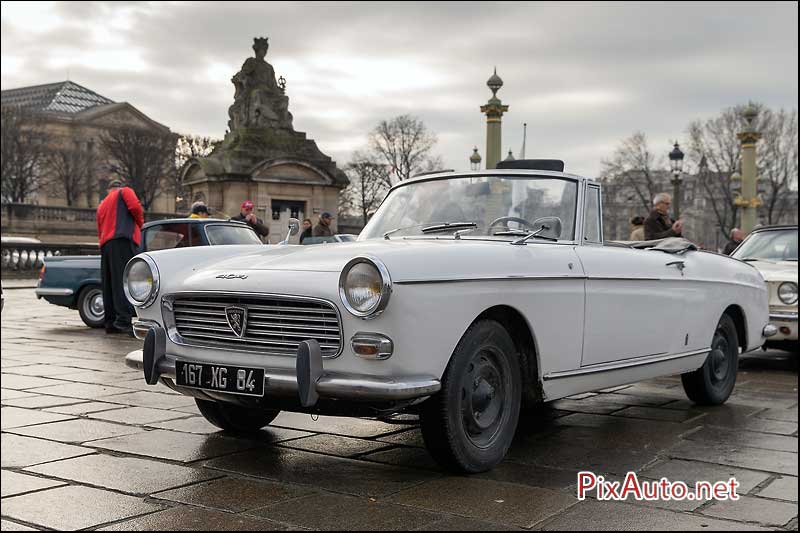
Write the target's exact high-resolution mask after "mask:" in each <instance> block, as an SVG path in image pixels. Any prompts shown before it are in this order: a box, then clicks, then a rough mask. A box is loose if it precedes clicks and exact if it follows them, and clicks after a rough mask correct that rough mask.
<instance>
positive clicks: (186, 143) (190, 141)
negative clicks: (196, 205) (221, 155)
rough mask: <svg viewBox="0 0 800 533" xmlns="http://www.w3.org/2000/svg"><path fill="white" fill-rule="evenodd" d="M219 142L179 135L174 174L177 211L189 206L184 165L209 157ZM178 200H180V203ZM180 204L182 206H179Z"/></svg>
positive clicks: (173, 182) (176, 145)
mask: <svg viewBox="0 0 800 533" xmlns="http://www.w3.org/2000/svg"><path fill="white" fill-rule="evenodd" d="M219 142H220V141H219V140H215V139H212V138H211V137H201V136H199V135H188V134H178V139H177V141H176V143H175V171H174V172H173V173H172V190H173V192H174V193H175V199H176V206H175V209H176V210H177V211H180V210H181V209H185V208H186V205H187V204H188V202H186V199H185V198H184V196H185V190H184V187H183V179H182V176H181V171H182V169H183V165H184V164H186V162H187V161H189V160H190V159H193V158H196V157H205V156H207V155H208V154H210V153H211V152H212V151H213V150H214V148H215V147H216V145H217V144H218V143H219ZM178 199H180V201H178ZM178 204H182V205H180V206H179V205H178Z"/></svg>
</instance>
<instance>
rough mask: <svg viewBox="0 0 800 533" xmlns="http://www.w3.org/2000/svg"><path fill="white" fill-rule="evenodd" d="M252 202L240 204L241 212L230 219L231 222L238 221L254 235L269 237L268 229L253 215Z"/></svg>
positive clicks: (247, 201) (246, 201)
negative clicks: (251, 230)
mask: <svg viewBox="0 0 800 533" xmlns="http://www.w3.org/2000/svg"><path fill="white" fill-rule="evenodd" d="M254 207H255V206H254V205H253V202H252V201H251V200H245V201H244V202H242V210H241V212H240V213H239V214H238V215H236V216H235V217H231V220H238V221H239V222H244V223H246V224H247V225H248V226H250V227H251V228H253V230H255V232H256V233H258V234H259V235H260V236H261V237H262V238H263V237H266V236H267V235H269V228H268V227H267V226H266V225H265V224H264V221H263V220H261V219H260V218H258V217H257V216H256V214H255V213H253V208H254Z"/></svg>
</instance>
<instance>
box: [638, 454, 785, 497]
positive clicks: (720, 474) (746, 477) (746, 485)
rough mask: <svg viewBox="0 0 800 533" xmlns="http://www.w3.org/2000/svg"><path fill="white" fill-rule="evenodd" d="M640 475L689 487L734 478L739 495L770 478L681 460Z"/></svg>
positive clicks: (660, 464)
mask: <svg viewBox="0 0 800 533" xmlns="http://www.w3.org/2000/svg"><path fill="white" fill-rule="evenodd" d="M641 475H642V476H645V477H648V478H650V479H656V480H657V479H661V478H662V477H665V478H667V479H668V480H670V481H683V482H685V483H687V484H689V485H694V484H695V483H697V482H698V481H710V482H711V483H715V482H717V481H728V480H729V479H730V478H732V477H734V478H736V481H737V482H738V483H739V489H738V491H739V494H746V493H748V492H750V491H751V490H753V489H754V488H755V487H756V486H758V485H760V484H761V483H763V482H765V481H766V480H768V479H769V478H770V474H768V473H767V472H756V471H753V470H746V469H744V468H736V467H733V466H726V465H718V464H712V463H703V462H699V461H684V460H681V459H670V460H666V461H662V462H659V463H658V464H655V465H652V466H650V467H648V468H645V469H644V470H642V472H641Z"/></svg>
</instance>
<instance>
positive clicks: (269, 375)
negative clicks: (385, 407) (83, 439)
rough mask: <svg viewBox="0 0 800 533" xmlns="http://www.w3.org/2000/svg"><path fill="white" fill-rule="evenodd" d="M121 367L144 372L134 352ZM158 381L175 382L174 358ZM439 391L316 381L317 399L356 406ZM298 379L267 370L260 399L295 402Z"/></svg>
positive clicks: (338, 378)
mask: <svg viewBox="0 0 800 533" xmlns="http://www.w3.org/2000/svg"><path fill="white" fill-rule="evenodd" d="M125 364H126V365H128V366H129V367H131V368H136V369H139V370H143V369H144V352H143V350H135V351H133V352H130V353H129V354H128V355H127V356H125ZM157 370H158V372H159V374H160V376H161V377H162V378H168V379H171V380H173V381H174V380H175V358H174V357H171V356H169V355H167V356H166V357H164V358H162V359H160V360H159V361H158V368H157ZM440 388H441V383H440V382H439V380H438V379H435V378H432V377H428V376H411V377H402V378H381V377H376V376H365V375H356V374H341V373H335V372H325V370H324V369H323V371H322V374H321V375H320V377H319V378H318V379H317V380H316V391H317V393H318V394H319V397H320V398H325V399H335V400H351V401H358V402H387V401H407V400H414V399H417V398H425V397H427V396H430V395H432V394H435V393H436V392H438V391H439V389H440ZM298 390H299V386H298V379H297V373H296V371H294V370H288V369H276V368H267V369H265V371H264V396H265V397H267V396H278V397H291V398H298V395H299V393H298Z"/></svg>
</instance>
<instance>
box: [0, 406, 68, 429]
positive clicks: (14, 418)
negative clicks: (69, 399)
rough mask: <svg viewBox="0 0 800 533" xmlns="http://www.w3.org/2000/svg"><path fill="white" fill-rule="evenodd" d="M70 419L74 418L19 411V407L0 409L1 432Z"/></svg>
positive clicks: (33, 410)
mask: <svg viewBox="0 0 800 533" xmlns="http://www.w3.org/2000/svg"><path fill="white" fill-rule="evenodd" d="M72 418H75V417H73V416H70V415H60V414H57V413H47V412H44V411H37V410H36V409H21V408H19V407H3V408H0V425H2V429H3V430H7V429H13V428H21V427H25V426H33V425H35V424H45V423H47V422H57V421H60V420H70V419H72Z"/></svg>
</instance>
